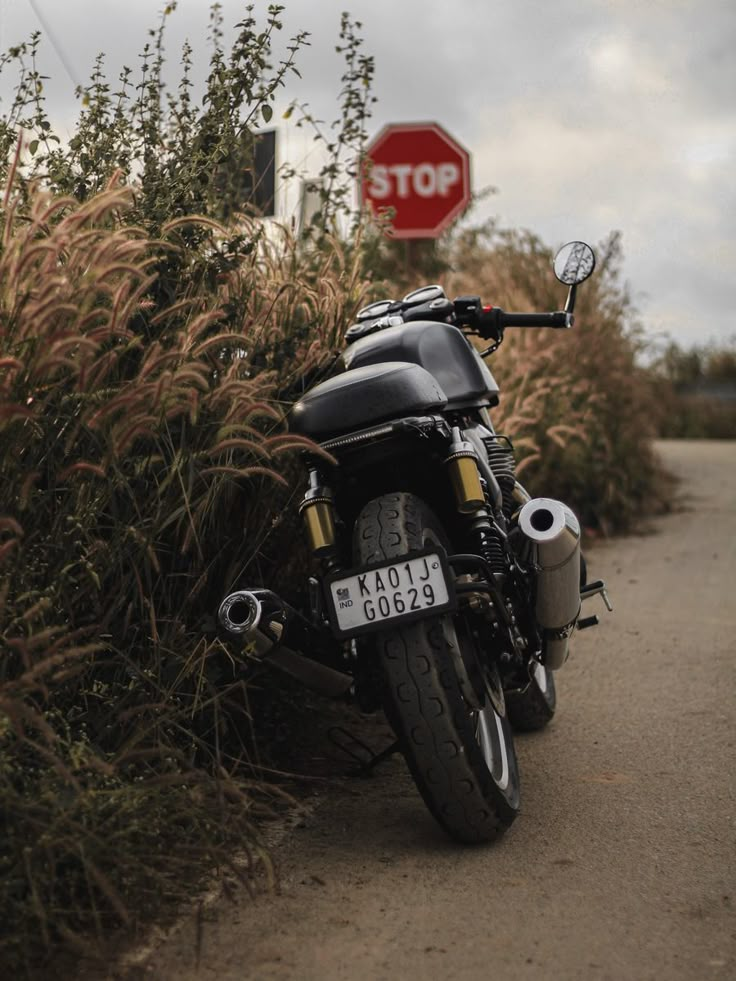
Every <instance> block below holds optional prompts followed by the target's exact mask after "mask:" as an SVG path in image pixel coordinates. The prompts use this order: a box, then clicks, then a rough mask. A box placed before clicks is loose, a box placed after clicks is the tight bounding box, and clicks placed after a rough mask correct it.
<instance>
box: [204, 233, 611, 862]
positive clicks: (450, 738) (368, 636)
mask: <svg viewBox="0 0 736 981" xmlns="http://www.w3.org/2000/svg"><path fill="white" fill-rule="evenodd" d="M594 266H595V256H594V254H593V251H592V249H591V248H590V247H589V246H588V245H586V244H584V243H582V242H571V243H569V244H568V245H565V246H563V248H562V249H561V250H560V251H559V253H558V254H557V256H556V257H555V263H554V267H555V274H556V275H557V278H558V279H559V280H560V281H561V282H562V283H565V284H566V285H568V286H569V292H568V297H567V302H566V305H565V308H564V310H562V311H558V312H554V313H506V312H505V311H503V310H501V309H500V308H498V307H488V306H483V304H482V303H481V300H480V297H477V296H461V297H458V298H457V299H455V300H449V299H448V298H447V297H446V296H445V293H444V291H443V289H442V288H441V287H440V286H426V287H423V288H422V289H419V290H415V291H414V292H412V293H409V294H408V296H405V297H404V299H403V300H399V301H394V300H384V301H381V302H378V303H373V304H371V305H370V306H368V307H366V308H365V309H364V310H362V311H361V312H360V313H359V314H358V317H357V323H355V324H353V325H352V326H351V327H350V328H349V329H348V331H347V333H346V335H345V340H346V342H347V347H346V350H345V351H344V352H343V354H342V355H341V365H340V367H341V368H342V369H343V370H342V371H341V372H340V373H338V374H336V375H335V376H334V377H332V378H330V379H329V380H327V381H324V382H322V383H321V384H318V385H316V386H315V387H314V388H312V389H311V390H310V391H309V392H308V393H307V394H306V395H305V396H304V397H303V398H302V399H301V400H300V401H299V402H298V403H297V404H296V405H295V406H294V408H293V411H292V413H291V418H290V429H291V431H293V432H295V433H298V434H301V435H303V436H307V437H310V438H311V440H313V441H314V442H315V443H317V444H319V446H320V447H321V449H322V451H323V452H322V453H321V454H319V455H317V454H307V459H306V464H307V468H308V471H309V487H308V489H307V491H306V494H305V496H304V499H303V501H302V504H301V514H302V517H303V520H304V524H305V528H306V533H307V538H308V544H309V547H310V549H311V552H312V553H313V555H314V556H315V560H316V561H315V568H316V570H317V571H318V574H317V575H314V576H312V577H311V578H310V579H309V582H308V596H309V601H308V603H305V608H304V609H302V610H297V609H295V608H294V607H292V606H289V605H288V604H287V603H285V602H284V601H283V600H282V599H281V598H279V597H278V596H277V595H276V594H275V593H273V592H272V591H270V590H268V589H262V588H253V589H240V590H238V591H237V592H234V593H231V594H230V595H229V596H227V597H226V598H225V600H224V601H223V602H222V605H221V607H220V611H219V620H220V623H221V624H222V626H223V627H224V628H225V630H226V631H227V633H228V635H229V636H230V637H231V638H237V639H238V641H239V645H240V648H241V650H242V651H243V652H245V654H247V655H249V656H250V657H253V658H258V659H264V658H265V659H268V660H269V661H270V662H271V663H273V664H275V665H278V666H279V667H280V668H282V669H285V670H287V671H289V672H290V673H291V674H292V675H295V676H296V677H298V678H300V679H301V680H302V681H303V682H304V683H305V684H307V685H310V686H311V687H313V688H315V689H317V690H319V691H321V692H323V693H326V694H330V695H335V696H342V695H347V694H350V695H352V696H354V697H355V698H356V699H357V700H358V703H359V704H360V705H361V707H362V708H364V709H373V708H376V707H378V706H383V708H384V710H385V712H386V715H387V717H388V719H389V721H390V723H391V725H392V727H393V729H394V731H395V733H396V737H397V745H398V747H399V748H400V749H401V751H402V752H403V754H404V756H405V758H406V761H407V763H408V765H409V769H410V770H411V773H412V775H413V778H414V780H415V782H416V785H417V787H418V789H419V791H420V793H421V795H422V797H423V798H424V801H425V803H426V805H427V807H428V808H429V810H430V811H431V813H432V814H433V815H434V817H435V818H436V820H437V821H438V822H439V824H440V825H441V826H442V827H443V828H444V829H445V830H446V831H447V832H448V833H449V834H450V835H451V836H452V837H453V838H455V839H458V840H460V841H464V842H479V841H487V840H490V839H493V838H494V837H496V836H497V835H498V834H499V833H500V832H503V831H504V830H505V829H506V828H507V827H508V826H509V825H510V824H511V823H512V821H513V820H514V818H515V817H516V814H517V813H518V809H519V774H518V767H517V760H516V754H515V751H514V743H513V738H512V726H513V727H515V728H517V729H521V730H529V729H540V728H542V727H543V726H545V725H546V724H547V723H548V722H549V720H550V719H551V718H552V716H553V715H554V712H555V702H556V696H555V683H554V675H553V672H554V671H555V670H556V669H557V668H559V667H561V666H562V664H564V662H565V660H566V658H567V654H568V644H569V640H570V636H571V634H572V632H573V630H574V629H575V627H576V626H577V627H578V628H582V627H587V626H592V625H593V624H594V623H597V618H596V617H594V616H592V617H587V618H585V619H581V618H580V609H581V600H583V599H586V598H588V597H590V596H593V595H594V594H596V593H600V594H602V596H603V598H604V600H605V602H606V605H607V606H608V608H609V609H610V605H609V603H608V599H607V596H606V593H605V587H604V584H603V583H602V582H594V583H587V584H586V583H585V577H584V574H582V575H581V568H583V567H584V563H582V562H581V554H580V528H579V525H578V521H577V519H576V517H575V515H574V514H573V512H572V511H571V510H570V509H569V508H568V507H566V506H565V505H564V504H562V503H560V502H559V501H555V500H551V499H547V498H531V497H530V496H529V494H528V493H527V492H526V490H525V489H524V488H523V487H522V485H521V484H520V483H519V482H518V481H517V480H516V476H515V467H514V455H513V447H512V445H511V442H510V440H509V439H508V438H507V437H506V436H502V435H499V434H497V433H496V432H495V431H494V428H493V424H492V422H491V418H490V415H489V411H488V410H489V408H492V407H493V406H494V405H497V404H498V398H499V391H498V386H497V385H496V382H495V380H494V378H493V376H492V374H491V372H490V371H489V370H488V368H487V366H486V364H485V362H484V360H483V358H484V357H486V356H487V355H489V354H491V353H492V352H493V351H495V350H496V349H497V348H498V346H499V344H500V343H501V341H502V340H503V336H504V331H505V330H506V329H507V328H510V327H552V328H567V327H571V326H572V323H573V307H574V304H575V291H576V288H577V286H578V284H580V283H582V282H583V281H584V280H585V279H587V278H588V277H589V276H590V275H591V273H592V272H593V269H594ZM468 335H475V336H477V337H480V338H483V339H485V340H487V341H490V342H491V343H490V346H488V347H487V348H486V349H485V350H482V351H480V352H479V351H477V350H476V348H475V347H474V346H473V344H472V343H471V342H470V340H469V339H468ZM383 755H385V754H381V756H383Z"/></svg>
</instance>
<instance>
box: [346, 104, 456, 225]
mask: <svg viewBox="0 0 736 981" xmlns="http://www.w3.org/2000/svg"><path fill="white" fill-rule="evenodd" d="M366 158H367V161H366V164H365V166H364V170H363V179H362V181H361V201H362V203H363V205H366V204H370V205H371V207H372V208H373V210H374V211H376V212H378V213H380V212H381V211H385V210H386V209H387V208H391V209H392V211H393V212H394V214H393V218H392V219H391V233H390V234H391V235H392V236H393V237H394V238H436V237H437V236H438V235H439V234H441V232H443V231H444V230H445V229H446V228H447V227H448V225H450V224H451V223H452V222H453V221H454V219H455V218H457V216H458V215H459V214H460V213H461V211H463V209H464V208H466V207H467V205H468V204H469V202H470V155H469V154H468V152H467V150H465V149H464V148H463V147H461V146H460V144H459V143H458V142H457V141H456V140H454V139H453V138H452V137H451V136H450V135H449V133H446V132H445V130H444V129H443V128H442V127H441V126H439V125H438V124H437V123H403V124H395V123H394V124H390V125H388V126H385V127H384V128H383V129H382V130H381V132H380V133H379V134H378V136H376V137H375V138H374V139H373V140H372V141H371V143H370V144H369V145H368V147H367V149H366Z"/></svg>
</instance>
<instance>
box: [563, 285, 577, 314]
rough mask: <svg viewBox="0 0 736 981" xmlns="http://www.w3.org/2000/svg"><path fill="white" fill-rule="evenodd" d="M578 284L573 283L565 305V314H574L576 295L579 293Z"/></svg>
mask: <svg viewBox="0 0 736 981" xmlns="http://www.w3.org/2000/svg"><path fill="white" fill-rule="evenodd" d="M577 289H578V287H577V283H573V284H572V286H571V287H570V292H569V293H568V294H567V302H566V303H565V313H572V312H573V310H574V309H575V294H576V293H577Z"/></svg>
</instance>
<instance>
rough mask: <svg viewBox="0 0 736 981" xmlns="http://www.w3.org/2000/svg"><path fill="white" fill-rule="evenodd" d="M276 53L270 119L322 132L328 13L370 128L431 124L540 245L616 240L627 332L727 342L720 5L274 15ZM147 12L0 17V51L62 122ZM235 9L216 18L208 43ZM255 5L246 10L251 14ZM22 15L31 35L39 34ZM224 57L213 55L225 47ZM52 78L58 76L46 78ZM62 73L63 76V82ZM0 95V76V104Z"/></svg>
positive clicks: (726, 99) (11, 10)
mask: <svg viewBox="0 0 736 981" xmlns="http://www.w3.org/2000/svg"><path fill="white" fill-rule="evenodd" d="M284 4H285V6H286V8H287V9H286V11H285V13H284V18H283V19H284V22H285V31H284V34H285V35H288V34H289V33H293V32H296V31H297V30H299V29H305V30H308V31H310V32H311V35H312V37H311V42H312V44H311V47H310V48H309V49H306V50H305V51H304V52H303V53H302V55H301V57H300V59H299V65H300V70H301V73H302V76H303V78H302V80H301V81H298V80H294V82H292V83H290V85H289V88H288V90H287V93H286V96H285V99H284V103H283V105H282V106H279V107H277V113H276V115H275V118H280V111H279V110H281V109H283V108H285V106H286V103H287V101H289V100H290V99H291V98H298V99H299V100H300V101H303V102H308V103H309V104H310V106H311V108H312V109H313V111H314V112H315V114H317V115H319V116H321V117H322V118H324V119H327V120H332V119H333V118H335V115H336V111H337V110H336V102H335V93H336V91H337V89H338V85H339V77H340V72H341V62H340V60H339V58H338V56H337V55H336V54H335V52H334V45H335V43H336V41H337V34H338V27H339V18H340V12H341V11H342V10H348V11H350V12H351V13H352V14H353V15H354V16H355V17H356V18H357V19H359V20H360V21H361V22H362V23H363V34H364V37H365V50H366V52H367V53H370V54H372V55H373V56H374V57H375V61H376V82H375V94H376V95H377V96H378V100H379V101H378V103H377V105H376V107H375V114H374V124H375V125H373V126H372V127H371V129H372V130H375V131H377V130H378V129H379V128H380V127H381V126H382V125H383V124H384V123H386V122H409V121H437V122H439V123H441V124H442V125H443V126H444V127H445V129H447V130H448V131H449V132H450V133H451V134H452V135H453V136H455V137H456V138H457V139H458V140H459V141H460V142H461V143H462V144H463V145H464V146H465V147H466V149H467V150H468V151H469V152H470V153H471V155H472V179H473V186H474V188H475V189H476V190H479V189H480V188H483V187H485V186H488V185H492V186H494V187H496V188H497V189H498V193H497V194H496V195H494V196H493V197H491V198H489V199H488V200H486V201H485V202H484V204H483V206H482V208H481V209H480V210H479V211H478V213H477V217H478V218H480V217H482V216H483V215H496V216H498V217H499V218H500V220H501V221H502V222H503V223H504V224H506V225H510V226H514V227H526V228H530V229H532V230H533V231H535V232H537V233H538V234H539V235H540V236H541V237H542V238H543V239H544V240H545V241H546V242H548V243H549V244H550V245H558V244H561V243H562V242H564V241H566V240H568V239H570V238H583V239H587V240H588V241H591V242H593V243H595V242H598V241H600V240H601V239H602V238H603V237H604V236H606V235H607V234H608V232H609V231H611V230H612V229H620V230H621V231H622V233H623V244H624V252H625V255H626V264H625V273H626V277H627V280H628V282H629V284H630V286H631V289H632V292H633V293H634V296H635V297H636V299H637V302H638V305H639V308H640V310H641V312H642V315H643V318H644V322H645V324H646V327H647V330H648V331H649V332H651V333H652V334H653V335H656V334H662V333H664V332H667V333H669V334H670V335H671V336H672V337H673V338H675V339H677V340H678V341H680V342H681V343H685V344H691V343H700V342H704V341H707V340H711V339H715V340H724V339H726V338H728V337H733V336H734V335H736V323H735V322H734V310H736V227H735V226H736V180H735V176H736V168H735V167H734V163H735V162H736V55H735V54H734V52H736V3H735V2H734V0H554V2H548V0H284ZM163 6H164V4H163V2H160V0H0V47H1V48H2V49H6V48H7V47H8V46H9V45H11V44H15V43H18V41H20V40H22V39H23V38H24V37H27V36H28V35H29V34H30V32H31V31H32V30H34V29H37V28H38V29H41V30H43V28H44V25H45V26H46V30H44V35H45V38H46V41H45V48H44V52H45V53H44V56H43V62H42V67H43V69H44V71H45V73H46V74H48V75H50V76H51V77H52V82H51V83H49V107H50V110H51V113H52V117H53V119H54V120H55V122H57V123H58V124H59V125H60V127H61V129H62V131H63V129H64V127H65V126H66V127H69V125H70V122H71V120H73V118H74V115H75V112H76V106H75V101H74V97H73V89H74V84H73V81H72V79H71V78H70V75H71V76H73V77H74V81H77V82H83V81H85V80H86V79H87V77H88V74H89V69H90V67H91V65H92V63H93V60H94V58H95V56H96V54H97V53H98V52H101V51H102V52H105V54H106V56H107V63H108V66H109V74H110V77H111V79H115V78H116V76H117V72H118V70H119V68H120V66H121V64H123V63H125V64H128V65H130V66H131V67H135V66H137V53H138V52H139V51H140V49H141V47H142V46H143V43H144V42H145V40H146V28H147V27H149V26H153V25H154V24H155V23H156V21H157V16H158V14H159V13H160V11H161V9H162V7H163ZM244 6H245V4H244V3H243V2H241V0H223V2H222V7H223V11H224V16H225V21H226V25H227V26H232V25H233V24H234V23H235V21H236V20H237V19H238V15H239V14H240V13H242V11H243V9H244ZM266 7H267V4H266V3H262V2H260V0H256V2H255V9H256V11H257V12H259V11H261V12H265V10H266ZM208 9H209V3H208V2H207V0H179V3H178V9H177V11H176V12H175V14H174V15H173V16H172V17H171V18H170V20H169V27H168V32H169V34H168V36H169V56H170V59H171V61H172V62H174V63H175V62H176V60H177V57H178V51H179V48H180V45H181V42H182V40H183V39H184V38H185V37H188V38H189V39H190V41H191V42H192V44H193V45H194V48H195V58H196V61H197V63H198V67H199V69H200V75H201V74H202V73H203V72H204V69H205V67H206V63H207V58H208V54H209V50H208V47H207V41H206V36H207V21H208ZM39 15H40V20H39ZM226 39H227V38H226ZM65 65H66V68H65ZM67 69H68V70H67ZM11 81H12V80H11V79H10V78H9V77H3V76H0V97H2V99H3V104H7V101H6V100H7V99H8V96H9V94H10V88H11ZM280 131H281V133H282V135H281V145H280V148H279V152H280V156H281V159H282V160H284V159H289V160H290V162H291V163H293V164H296V165H299V166H301V167H302V169H303V170H305V171H306V172H311V173H315V172H316V171H317V170H318V169H319V159H318V158H317V156H316V153H317V151H315V150H314V149H312V148H311V146H310V144H309V143H308V142H306V141H305V139H304V138H303V137H302V135H301V134H300V132H298V131H297V130H296V129H295V128H294V123H293V121H292V122H289V123H285V122H281V123H280Z"/></svg>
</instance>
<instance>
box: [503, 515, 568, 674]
mask: <svg viewBox="0 0 736 981" xmlns="http://www.w3.org/2000/svg"><path fill="white" fill-rule="evenodd" d="M518 527H519V530H520V531H521V533H522V534H523V536H524V539H525V544H526V549H525V550H524V551H525V557H526V558H528V559H529V560H530V561H531V562H533V563H534V564H535V565H536V566H537V567H538V570H539V571H538V573H537V598H536V605H535V609H534V614H535V617H536V620H537V623H538V625H539V626H540V628H541V630H542V637H543V640H544V646H543V656H542V660H543V663H544V665H545V667H547V668H550V669H552V670H553V671H555V670H557V668H561V667H562V665H563V664H564V663H565V661H566V660H567V655H568V645H569V640H570V635H571V634H572V632H573V630H574V629H575V623H576V621H577V618H578V615H579V614H580V525H579V524H578V519H577V518H576V517H575V515H574V514H573V512H572V511H571V510H570V508H569V507H567V505H565V504H562V503H561V502H560V501H553V500H551V499H550V498H546V497H535V498H533V499H532V500H531V501H529V502H528V503H526V504H525V505H524V507H523V508H522V509H521V511H520V512H519V525H518Z"/></svg>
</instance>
